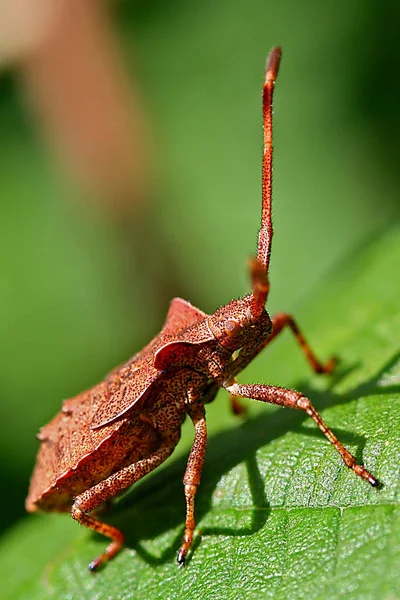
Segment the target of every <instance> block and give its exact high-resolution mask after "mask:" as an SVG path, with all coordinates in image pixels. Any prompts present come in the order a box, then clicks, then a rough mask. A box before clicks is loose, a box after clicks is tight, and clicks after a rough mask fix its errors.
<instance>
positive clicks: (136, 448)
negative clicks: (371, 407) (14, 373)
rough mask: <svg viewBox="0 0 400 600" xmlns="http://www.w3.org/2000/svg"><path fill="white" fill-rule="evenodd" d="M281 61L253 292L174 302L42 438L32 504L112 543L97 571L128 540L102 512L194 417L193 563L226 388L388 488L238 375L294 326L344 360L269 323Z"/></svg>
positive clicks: (188, 532)
mask: <svg viewBox="0 0 400 600" xmlns="http://www.w3.org/2000/svg"><path fill="white" fill-rule="evenodd" d="M280 60H281V50H280V48H273V49H272V51H271V52H270V54H269V57H268V60H267V67H266V76H265V83H264V88H263V118H264V155H263V173H262V216H261V228H260V231H259V236H258V248H257V258H253V259H252V260H251V261H250V279H251V284H252V292H251V293H250V294H248V295H247V296H245V297H244V298H240V299H239V300H232V301H231V302H229V303H228V304H226V305H225V306H222V307H221V308H219V309H218V310H217V311H216V312H215V313H214V314H213V315H207V314H205V313H203V312H202V311H201V310H199V309H197V308H195V307H194V306H192V305H191V304H190V303H189V302H186V301H185V300H182V299H180V298H174V300H172V302H171V305H170V308H169V312H168V315H167V319H166V322H165V325H164V327H163V329H162V330H161V332H160V333H159V334H158V335H157V336H156V337H155V338H154V339H153V340H152V341H151V342H150V343H149V344H148V345H147V346H146V347H145V348H144V349H143V350H142V351H141V352H139V353H138V354H136V355H135V356H133V358H131V359H130V360H129V361H128V362H127V363H126V364H124V365H122V366H121V367H119V368H116V369H115V370H114V371H112V372H111V373H110V374H109V375H108V376H107V377H106V378H105V379H104V381H102V382H101V383H99V384H98V385H96V386H95V387H93V388H91V389H90V390H88V391H86V392H83V393H82V394H79V395H78V396H76V397H75V398H71V399H69V400H66V401H65V402H64V403H63V406H62V411H61V412H60V413H59V414H58V415H57V416H56V417H55V418H54V419H53V420H52V421H50V423H49V424H48V425H45V426H44V427H43V428H42V429H41V431H40V433H39V434H38V438H39V440H40V441H41V446H40V450H39V453H38V457H37V463H36V467H35V470H34V473H33V476H32V480H31V485H30V490H29V495H28V498H27V500H26V508H27V510H28V511H30V512H34V511H37V510H48V511H60V512H69V511H70V513H71V516H72V517H73V518H74V519H76V520H77V521H78V522H79V523H82V524H83V525H85V526H86V527H88V528H90V529H93V530H95V531H98V532H99V533H102V534H103V535H105V536H107V537H108V538H110V539H111V543H110V544H109V545H108V547H107V548H106V550H105V552H104V553H103V554H101V555H100V556H98V557H97V558H96V559H95V560H93V561H92V562H91V563H90V565H89V568H90V569H91V570H95V569H97V568H98V567H99V566H100V565H101V564H102V563H104V562H105V561H107V560H110V559H111V558H112V557H113V556H115V554H117V552H118V551H119V550H120V548H121V547H122V545H123V543H124V535H123V533H122V532H121V531H120V530H119V529H117V528H116V527H113V526H111V525H108V524H106V523H103V522H102V521H100V519H99V518H98V516H97V515H96V509H97V508H98V507H99V506H100V505H102V504H103V503H104V502H106V501H108V500H109V499H110V498H112V497H113V496H115V495H116V494H118V493H119V492H121V491H123V490H125V489H126V488H127V487H129V486H131V485H132V484H133V483H135V482H136V481H138V480H139V479H141V478H142V477H143V476H144V475H146V474H147V473H149V472H150V471H152V470H153V469H155V468H156V467H158V466H159V465H160V464H161V463H162V462H163V461H164V460H165V459H166V458H167V457H168V456H169V455H170V454H171V453H172V451H173V450H174V448H175V446H176V444H177V443H178V441H179V438H180V431H181V425H182V422H183V420H184V419H185V417H186V415H189V417H190V419H191V420H192V421H193V424H194V429H195V435H194V442H193V445H192V449H191V451H190V454H189V459H188V463H187V468H186V472H185V475H184V478H183V484H184V493H185V498H186V522H185V533H184V536H183V541H182V545H181V547H180V549H179V552H178V562H179V563H180V564H184V563H185V559H186V556H187V553H188V551H189V549H190V546H191V544H192V540H193V534H194V529H195V519H194V504H195V496H196V491H197V488H198V485H199V483H200V475H201V471H202V467H203V461H204V456H205V451H206V442H207V427H206V419H205V409H204V405H205V404H207V403H209V402H211V401H212V400H213V399H214V398H215V396H216V393H217V391H218V389H219V388H221V387H222V388H225V389H226V390H227V391H228V392H229V393H230V395H231V401H232V409H233V410H234V412H236V413H238V412H241V410H242V408H241V405H240V402H239V400H238V398H239V397H243V398H250V399H254V400H259V401H261V402H268V403H271V404H278V405H280V406H286V407H289V408H296V409H299V410H303V411H305V412H306V413H307V414H308V415H309V416H310V417H311V418H312V419H313V421H314V422H315V423H316V425H317V426H318V427H319V428H320V429H321V431H322V433H323V434H324V435H325V436H326V437H327V438H328V440H329V441H330V442H331V443H332V444H333V445H334V446H335V448H336V450H337V451H338V452H339V454H340V456H341V457H342V459H343V461H344V463H345V464H346V465H347V466H348V467H349V468H350V469H352V470H353V471H354V473H355V474H356V475H358V476H359V477H361V478H362V479H365V480H366V481H368V483H370V484H371V485H373V486H378V481H377V480H376V479H375V477H374V476H373V475H371V473H369V472H368V471H367V470H366V469H365V468H364V467H363V466H362V465H359V464H357V462H356V459H355V458H354V456H353V455H352V454H350V452H349V451H348V450H346V448H345V447H344V446H343V445H342V444H341V442H340V441H339V440H338V439H337V437H336V436H335V435H334V434H333V433H332V431H331V430H330V429H329V427H328V426H327V425H326V424H325V423H324V421H323V420H322V418H321V417H320V415H319V414H318V412H317V411H316V410H315V408H314V407H313V405H312V404H311V402H310V400H309V399H308V398H306V397H305V396H304V395H303V394H302V393H300V392H297V391H295V390H290V389H285V388H281V387H276V386H273V385H263V384H256V385H241V384H239V383H238V382H237V381H236V376H237V375H238V373H239V372H240V371H242V370H243V369H244V368H245V367H246V366H247V365H248V364H249V363H250V362H251V361H252V360H253V358H254V357H255V356H257V354H258V353H259V352H261V350H262V349H263V348H265V346H267V345H268V344H269V343H270V342H271V341H272V340H273V339H274V338H275V337H276V336H277V335H278V334H279V333H280V332H281V331H282V329H284V328H285V327H286V328H287V327H288V328H289V329H291V330H292V332H293V334H294V335H295V338H296V339H297V341H298V343H299V344H300V348H301V350H302V351H303V353H304V355H305V357H306V359H307V360H308V362H309V364H310V366H311V368H312V369H313V370H314V371H315V372H317V373H331V371H332V370H333V369H334V367H335V360H334V359H333V358H331V359H330V360H328V361H327V362H326V363H321V362H320V361H319V360H318V359H317V357H316V356H315V354H314V352H313V351H312V350H311V348H310V346H309V345H308V342H307V341H306V339H305V338H304V336H303V334H302V333H301V331H300V330H299V328H298V326H297V324H296V322H295V320H294V319H293V317H292V316H291V315H288V314H285V313H279V314H277V315H275V316H274V317H272V318H270V317H269V315H268V313H267V312H266V310H265V303H266V300H267V297H268V292H269V279H268V270H269V261H270V254H271V241H272V233H273V230H272V219H271V205H272V96H273V91H274V86H275V80H276V77H277V74H278V69H279V63H280Z"/></svg>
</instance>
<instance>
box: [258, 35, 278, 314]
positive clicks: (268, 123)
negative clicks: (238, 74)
mask: <svg viewBox="0 0 400 600" xmlns="http://www.w3.org/2000/svg"><path fill="white" fill-rule="evenodd" d="M281 56H282V51H281V49H280V48H279V47H278V46H276V47H275V48H272V50H271V52H270V53H269V55H268V58H267V66H266V73H265V82H264V87H263V124H264V151H263V168H262V209H261V228H260V231H259V234H258V248H257V258H253V259H252V260H251V262H250V276H251V281H252V286H253V302H252V314H253V316H255V317H256V316H257V315H259V314H260V313H261V311H262V310H263V308H264V306H265V302H266V300H267V296H268V292H269V279H268V270H269V260H270V256H271V243H272V234H273V228H272V97H273V93H274V87H275V80H276V78H277V75H278V70H279V63H280V61H281Z"/></svg>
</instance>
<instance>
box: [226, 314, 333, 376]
mask: <svg viewBox="0 0 400 600" xmlns="http://www.w3.org/2000/svg"><path fill="white" fill-rule="evenodd" d="M271 322H272V332H271V334H270V335H269V337H268V338H267V339H266V340H264V341H263V342H261V344H255V345H254V346H253V347H250V348H245V349H244V350H242V351H241V352H240V354H239V356H238V358H237V359H236V360H235V362H234V364H233V368H232V370H231V375H232V377H235V376H236V375H237V374H238V373H240V371H242V370H243V369H244V368H245V367H247V365H248V364H250V363H251V361H252V360H253V359H254V358H255V357H256V356H257V355H258V354H259V353H260V352H261V351H262V350H264V348H265V347H266V346H267V345H268V344H269V343H270V342H272V340H274V339H275V338H276V337H277V336H278V335H279V334H280V333H281V332H282V330H283V329H284V328H285V327H289V329H291V330H292V332H293V333H294V335H295V337H296V340H297V341H298V343H299V345H300V348H301V350H302V351H303V353H304V355H305V357H306V359H307V361H308V363H309V364H310V366H311V368H312V369H313V370H314V371H315V372H316V373H325V374H329V373H332V371H333V370H334V368H335V366H336V364H337V359H336V358H335V357H331V358H330V359H329V360H328V361H327V362H326V363H323V362H321V361H320V360H318V358H317V357H316V355H315V353H314V351H313V350H312V348H311V346H310V345H309V343H308V342H307V340H306V338H305V337H304V335H303V333H302V332H301V330H300V329H299V327H298V325H297V323H296V321H295V320H294V318H293V317H292V316H291V315H289V314H287V313H277V314H276V315H274V316H273V317H272V318H271Z"/></svg>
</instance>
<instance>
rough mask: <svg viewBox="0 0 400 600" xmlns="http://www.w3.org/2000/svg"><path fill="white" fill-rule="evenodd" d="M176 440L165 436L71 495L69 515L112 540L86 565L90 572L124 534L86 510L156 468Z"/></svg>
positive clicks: (115, 548)
mask: <svg viewBox="0 0 400 600" xmlns="http://www.w3.org/2000/svg"><path fill="white" fill-rule="evenodd" d="M177 441H178V440H176V439H171V440H170V439H166V440H165V441H164V442H163V444H162V445H161V446H160V448H159V449H158V450H157V451H156V452H154V454H151V455H150V456H148V457H147V458H144V459H142V460H138V461H136V462H135V463H133V464H131V465H129V466H127V467H125V468H123V469H121V470H120V471H118V472H117V473H114V474H113V475H111V476H110V477H108V478H107V479H105V480H104V481H101V482H100V483H98V484H97V485H95V486H93V487H91V488H89V489H88V490H86V491H85V492H83V493H82V494H80V495H79V496H77V497H76V498H75V502H74V504H73V505H72V508H71V516H72V518H73V519H76V520H77V521H78V522H79V523H81V524H82V525H85V526H86V527H89V529H94V531H98V532H99V533H101V534H102V535H105V536H106V537H108V538H110V539H111V540H112V542H111V544H109V546H107V548H106V550H105V552H104V553H103V554H100V556H98V557H97V558H96V559H95V560H93V561H92V562H91V563H90V564H89V569H90V570H91V571H95V570H96V569H97V568H98V567H99V566H100V565H101V564H102V563H104V562H105V561H107V560H110V559H111V558H112V557H113V556H115V554H117V552H118V551H119V550H120V549H121V547H122V545H123V543H124V536H123V534H122V533H121V531H120V530H119V529H117V528H116V527H112V526H111V525H108V524H107V523H102V522H101V521H99V520H98V519H96V518H95V517H93V516H91V515H89V514H88V513H89V512H91V511H92V510H94V509H95V508H96V507H97V506H99V505H100V504H102V503H103V502H105V501H107V500H108V499H109V498H112V497H113V496H115V495H116V494H118V493H119V492H121V491H123V490H125V489H126V488H128V487H129V486H131V485H132V484H133V483H135V482H136V481H138V480H139V479H141V478H142V477H143V476H144V475H147V473H150V471H153V469H155V468H156V467H158V466H159V465H160V464H161V463H162V462H164V460H165V459H166V458H167V457H168V456H169V455H170V454H171V453H172V451H173V449H174V448H175V446H176V444H177Z"/></svg>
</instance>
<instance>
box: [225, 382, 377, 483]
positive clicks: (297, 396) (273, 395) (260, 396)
mask: <svg viewBox="0 0 400 600" xmlns="http://www.w3.org/2000/svg"><path fill="white" fill-rule="evenodd" d="M226 389H227V390H228V392H230V393H231V394H234V395H235V396H242V397H243V398H250V399H253V400H260V401H261V402H268V403H270V404H278V405H279V406H286V407H287V408H297V409H299V410H304V411H305V412H306V413H307V414H308V416H309V417H311V418H312V420H313V421H314V422H315V423H316V424H317V425H318V427H319V428H320V430H321V431H322V433H323V434H324V435H325V436H326V437H327V438H328V440H329V441H330V442H331V444H333V445H334V446H335V448H336V450H337V451H338V452H339V454H340V456H341V457H342V459H343V461H344V463H345V465H346V466H347V467H349V469H352V470H353V471H354V473H355V474H356V475H358V476H359V477H361V478H362V479H365V480H366V481H368V483H370V484H371V485H372V486H374V487H377V486H379V482H378V480H377V479H375V477H374V476H373V475H371V473H369V472H368V471H367V470H366V469H365V468H364V467H363V466H362V465H359V464H357V462H356V459H355V457H354V456H353V455H352V454H351V453H350V452H349V451H348V450H346V448H345V447H344V446H343V444H342V443H341V442H339V440H338V439H337V437H336V436H335V434H334V433H333V432H332V431H331V430H330V429H329V427H328V426H327V425H326V424H325V422H324V421H323V420H322V418H321V417H320V415H319V413H318V412H317V411H316V410H315V408H314V407H313V405H312V404H311V402H310V400H309V399H308V398H306V397H305V396H303V394H301V393H300V392H297V391H296V390H288V389H286V388H280V387H275V386H273V385H257V384H256V385H239V384H237V383H234V384H232V385H228V386H226Z"/></svg>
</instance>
